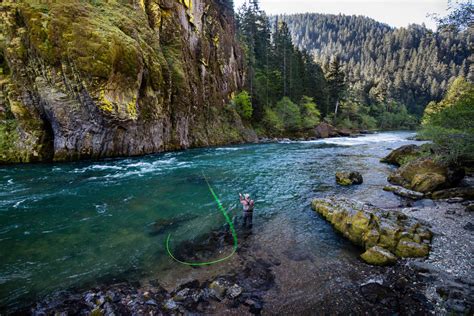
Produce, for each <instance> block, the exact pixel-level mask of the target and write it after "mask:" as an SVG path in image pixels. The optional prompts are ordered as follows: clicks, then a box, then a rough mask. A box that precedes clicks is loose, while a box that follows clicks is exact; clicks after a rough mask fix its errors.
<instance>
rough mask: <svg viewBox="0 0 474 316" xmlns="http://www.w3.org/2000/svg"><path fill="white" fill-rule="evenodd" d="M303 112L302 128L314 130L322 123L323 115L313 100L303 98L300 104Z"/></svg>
mask: <svg viewBox="0 0 474 316" xmlns="http://www.w3.org/2000/svg"><path fill="white" fill-rule="evenodd" d="M299 106H300V112H301V118H302V121H301V128H302V129H310V128H314V127H315V126H316V125H318V123H319V122H320V121H321V113H320V112H319V110H318V108H317V105H316V103H314V101H313V98H310V97H307V96H303V98H302V99H301V102H300V104H299Z"/></svg>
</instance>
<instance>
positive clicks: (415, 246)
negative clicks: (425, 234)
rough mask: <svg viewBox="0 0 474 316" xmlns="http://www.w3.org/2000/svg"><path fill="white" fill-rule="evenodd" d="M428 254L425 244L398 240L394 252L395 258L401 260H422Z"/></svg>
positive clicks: (428, 249)
mask: <svg viewBox="0 0 474 316" xmlns="http://www.w3.org/2000/svg"><path fill="white" fill-rule="evenodd" d="M417 239H418V238H417ZM429 252H430V247H429V246H428V245H427V244H425V243H419V242H415V241H411V240H400V241H399V242H398V245H397V248H396V250H395V253H396V254H397V256H399V257H402V258H424V257H426V256H428V254H429Z"/></svg>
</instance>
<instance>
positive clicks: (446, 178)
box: [381, 145, 465, 194]
mask: <svg viewBox="0 0 474 316" xmlns="http://www.w3.org/2000/svg"><path fill="white" fill-rule="evenodd" d="M431 156H432V154H430V148H429V146H426V145H423V146H416V145H406V146H402V147H400V148H397V149H395V150H394V151H392V152H391V153H390V154H389V155H388V156H387V157H385V158H383V159H382V160H381V162H385V163H390V164H394V165H397V166H400V168H398V169H397V170H395V171H394V172H392V173H391V174H390V175H389V177H388V181H389V182H390V183H392V184H395V185H398V186H402V187H404V188H406V189H408V190H412V191H417V192H421V193H423V194H427V193H431V192H434V191H438V190H442V189H447V188H452V187H453V186H456V185H457V184H458V183H459V182H460V181H461V180H462V179H463V178H464V175H465V172H464V169H462V168H457V167H452V166H449V165H446V164H445V163H443V162H440V161H438V160H437V159H435V158H432V157H431ZM389 191H394V192H401V191H400V190H389ZM402 193H404V192H402Z"/></svg>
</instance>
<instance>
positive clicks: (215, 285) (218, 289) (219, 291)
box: [209, 279, 229, 299]
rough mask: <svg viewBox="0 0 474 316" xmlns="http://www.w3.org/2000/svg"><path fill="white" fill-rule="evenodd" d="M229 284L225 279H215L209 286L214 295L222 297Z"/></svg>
mask: <svg viewBox="0 0 474 316" xmlns="http://www.w3.org/2000/svg"><path fill="white" fill-rule="evenodd" d="M228 287H229V284H228V282H227V281H226V280H220V279H218V280H215V281H213V282H212V283H211V284H210V285H209V288H210V289H211V290H212V292H213V294H214V296H215V297H217V298H218V299H222V298H223V297H224V296H225V294H226V291H227V288H228Z"/></svg>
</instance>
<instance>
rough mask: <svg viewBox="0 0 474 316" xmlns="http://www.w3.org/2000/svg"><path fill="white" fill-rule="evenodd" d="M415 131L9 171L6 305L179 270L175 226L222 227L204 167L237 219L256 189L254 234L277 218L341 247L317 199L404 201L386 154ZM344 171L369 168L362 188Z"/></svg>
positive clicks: (2, 222) (184, 235)
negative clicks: (314, 208)
mask: <svg viewBox="0 0 474 316" xmlns="http://www.w3.org/2000/svg"><path fill="white" fill-rule="evenodd" d="M409 136H412V134H411V133H407V132H393V133H380V134H375V135H367V136H363V137H359V138H338V139H330V140H318V141H309V142H281V143H273V144H258V145H240V146H232V147H222V148H210V149H193V150H188V151H183V152H176V153H165V154H159V155H152V156H147V157H141V158H127V159H113V160H105V161H99V162H77V163H67V164H40V165H25V166H20V165H18V166H6V167H0V252H1V261H0V307H1V308H0V310H1V309H2V308H11V307H13V306H16V305H19V304H21V303H23V304H24V303H25V301H27V302H29V303H31V301H32V300H35V299H38V298H40V297H43V296H45V295H47V294H50V293H52V292H54V291H57V290H61V289H67V288H70V287H83V286H88V285H93V284H96V283H100V282H102V280H106V279H110V278H122V277H125V278H130V279H133V278H138V277H144V276H150V277H151V276H153V275H154V274H156V273H159V271H160V270H162V269H164V268H165V267H166V268H167V269H169V268H170V267H173V263H172V262H171V260H170V259H169V258H168V256H167V255H166V251H165V247H164V240H165V238H166V236H167V234H168V233H173V244H175V245H176V244H179V242H180V241H184V240H192V239H193V238H196V237H198V236H201V235H202V234H205V233H206V232H209V231H210V230H211V229H214V228H218V227H220V226H221V225H223V224H224V219H223V217H222V216H221V215H220V212H219V210H218V209H217V207H216V205H215V202H214V200H213V199H212V196H211V195H210V193H209V190H208V187H207V185H206V183H205V181H204V180H203V178H202V174H203V173H204V174H205V175H206V176H207V178H208V179H209V181H210V182H211V184H212V186H213V187H214V189H215V191H216V193H217V194H218V195H219V196H220V198H221V201H222V203H223V205H224V206H225V207H226V208H227V209H228V210H229V212H231V214H233V215H237V214H240V209H239V203H238V193H239V192H242V193H244V192H248V193H251V194H252V196H253V197H254V199H255V200H256V216H255V219H254V220H255V227H254V234H256V235H257V236H258V234H262V232H263V231H265V229H264V228H265V225H272V223H275V222H278V223H279V225H288V226H289V227H290V226H291V227H295V228H297V229H298V231H299V232H300V234H301V236H311V238H312V239H313V240H314V241H313V242H312V243H311V244H309V245H307V246H306V249H305V251H307V252H315V253H316V252H321V251H322V247H325V248H324V251H325V252H327V251H329V252H330V251H338V250H339V249H341V248H343V247H345V246H346V245H347V243H346V242H345V241H344V240H341V238H340V237H338V236H337V235H336V234H335V233H334V232H333V231H332V229H331V228H330V226H329V225H328V224H327V223H325V222H324V221H323V220H321V219H314V214H312V212H311V211H310V210H309V202H310V200H311V198H313V197H315V196H323V195H327V194H350V195H352V196H356V197H357V198H359V199H361V200H366V201H370V202H372V203H374V204H381V205H384V206H396V205H397V204H398V202H399V201H398V198H396V197H394V196H393V195H392V194H391V193H386V192H383V191H382V190H381V188H382V187H383V185H384V184H385V183H386V180H385V179H386V175H387V173H388V171H389V170H390V168H391V167H389V166H387V165H383V164H380V163H379V162H378V160H379V159H380V158H381V157H382V156H384V155H385V154H387V153H388V152H389V149H393V148H396V147H397V146H401V145H403V144H407V143H411V141H407V140H406V138H407V137H409ZM345 169H354V170H359V171H361V172H362V173H363V175H364V180H365V182H364V184H363V185H362V186H358V187H353V188H341V187H338V186H336V185H335V183H334V182H335V181H334V173H335V172H336V171H337V170H345ZM301 214H304V215H301ZM310 216H312V217H311V219H310ZM273 218H278V219H279V220H278V221H274V220H270V219H273ZM308 220H311V221H313V222H311V223H312V224H311V225H308ZM314 221H316V222H314ZM157 225H158V227H157ZM315 226H317V227H315ZM266 228H268V227H266ZM275 228H276V229H278V227H275ZM277 236H278V235H277ZM278 238H279V237H275V238H273V239H274V240H273V242H275V243H278ZM281 238H285V237H284V236H282V237H281ZM305 238H306V237H305ZM319 240H321V241H324V243H322V242H318V241H319ZM265 247H269V248H272V242H268V243H266V244H265ZM20 302H21V303H20Z"/></svg>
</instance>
